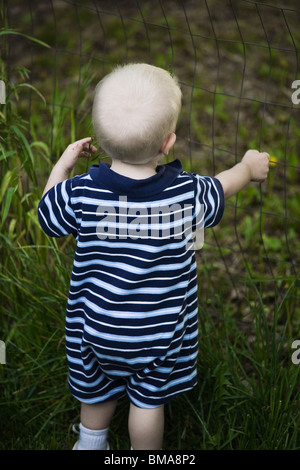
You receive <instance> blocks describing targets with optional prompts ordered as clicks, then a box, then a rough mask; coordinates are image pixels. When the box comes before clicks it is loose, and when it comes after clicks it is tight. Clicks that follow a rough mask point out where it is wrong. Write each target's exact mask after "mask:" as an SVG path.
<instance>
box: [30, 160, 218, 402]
mask: <svg viewBox="0 0 300 470" xmlns="http://www.w3.org/2000/svg"><path fill="white" fill-rule="evenodd" d="M223 210H224V194H223V189H222V186H221V184H220V182H219V180H217V179H216V178H212V177H208V176H199V175H196V174H192V173H187V172H185V171H182V166H181V163H180V161H179V160H175V161H174V162H171V163H169V164H166V165H161V166H159V167H158V168H157V173H156V174H155V175H154V176H152V177H150V178H147V179H143V180H134V179H131V178H127V177H124V176H121V175H119V174H117V173H115V172H113V171H112V170H111V169H110V167H109V165H108V164H106V163H103V162H102V163H100V165H92V166H91V167H90V169H89V172H88V173H87V174H84V175H81V176H75V177H74V178H72V179H68V180H66V181H63V182H62V183H59V184H57V185H56V186H54V187H53V188H52V189H50V190H49V191H48V192H47V193H46V194H45V195H44V197H43V198H42V200H41V201H40V204H39V208H38V215H39V220H40V224H41V226H42V228H43V230H44V231H45V232H46V234H47V235H49V236H52V237H61V236H65V235H68V234H73V235H74V237H75V238H76V252H75V258H74V263H73V270H72V277H71V283H70V290H69V297H68V304H67V312H66V350H67V359H68V365H69V379H68V383H69V387H70V391H71V393H72V394H73V395H74V396H75V397H76V398H77V399H78V400H80V401H81V402H84V403H97V402H104V401H109V400H115V399H118V398H120V397H122V396H123V395H125V394H127V395H128V397H129V399H130V400H131V401H132V402H133V403H134V404H135V405H136V406H138V407H142V408H152V407H157V406H161V405H163V404H165V403H167V402H168V401H170V400H172V399H173V398H174V397H175V396H177V395H178V394H180V393H182V392H184V391H186V390H189V389H191V388H193V387H194V386H195V385H196V382H197V377H196V370H197V368H196V365H197V350H198V321H197V320H198V309H197V271H196V260H195V251H194V248H193V243H192V238H191V237H192V236H193V231H194V230H195V229H202V228H203V227H212V226H214V225H216V224H217V223H218V222H219V221H220V220H221V218H222V215H223Z"/></svg>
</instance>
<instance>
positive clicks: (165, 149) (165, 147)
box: [160, 132, 176, 155]
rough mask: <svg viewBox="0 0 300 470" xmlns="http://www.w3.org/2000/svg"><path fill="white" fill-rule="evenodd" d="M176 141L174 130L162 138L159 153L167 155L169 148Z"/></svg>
mask: <svg viewBox="0 0 300 470" xmlns="http://www.w3.org/2000/svg"><path fill="white" fill-rule="evenodd" d="M175 142H176V134H174V132H172V133H171V134H169V135H168V137H167V138H166V139H165V140H164V142H163V144H162V146H161V148H160V151H161V153H163V154H164V155H168V153H169V150H171V148H172V147H173V145H174V144H175Z"/></svg>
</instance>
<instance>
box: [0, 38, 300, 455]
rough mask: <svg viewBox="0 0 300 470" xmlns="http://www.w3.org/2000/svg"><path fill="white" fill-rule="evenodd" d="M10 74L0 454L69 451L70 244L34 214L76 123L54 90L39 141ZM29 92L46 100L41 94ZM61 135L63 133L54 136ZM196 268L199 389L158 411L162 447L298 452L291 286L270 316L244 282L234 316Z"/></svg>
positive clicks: (1, 279) (117, 437)
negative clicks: (48, 130) (48, 232)
mask: <svg viewBox="0 0 300 470" xmlns="http://www.w3.org/2000/svg"><path fill="white" fill-rule="evenodd" d="M7 33H9V34H12V33H13V32H12V31H8V32H7ZM1 34H3V36H4V32H2V33H1ZM15 72H16V73H18V76H19V82H18V83H17V84H12V83H11V82H10V80H9V77H8V76H7V75H6V69H5V64H4V61H1V77H0V78H1V79H2V80H4V81H5V83H6V84H7V102H6V104H5V105H1V108H0V111H1V113H0V130H1V134H0V169H1V185H0V198H1V213H0V224H1V235H0V240H1V272H0V292H1V316H0V339H1V340H2V341H4V342H5V344H6V356H7V363H6V364H5V365H0V387H1V388H0V420H1V426H0V433H1V436H0V448H2V449H69V448H70V447H71V446H72V443H73V441H74V437H73V436H72V433H71V424H72V423H73V422H76V421H77V420H78V413H79V407H78V403H76V402H75V401H74V400H73V399H72V398H71V396H70V394H69V391H68V389H67V365H66V359H65V349H64V313H65V306H66V301H67V295H68V287H69V279H70V273H71V265H72V253H73V249H74V241H73V240H72V238H66V239H63V240H54V239H50V238H48V237H46V236H45V234H44V233H43V232H42V230H41V228H40V226H39V224H38V220H37V212H36V211H37V205H38V202H39V198H40V195H41V192H42V186H43V184H44V183H45V177H46V174H47V171H49V170H50V167H51V164H52V162H51V158H50V156H49V155H50V149H51V152H52V155H54V157H55V158H56V157H57V156H58V155H59V153H60V152H61V151H62V150H63V146H64V145H65V144H67V143H69V141H71V140H72V139H73V138H74V137H75V135H76V129H75V121H77V120H76V119H75V117H74V115H73V114H72V113H73V111H68V112H66V111H65V108H64V106H63V104H64V100H65V98H66V95H65V94H64V93H61V94H59V92H58V91H57V93H56V99H57V100H58V101H57V102H56V103H57V104H58V106H56V107H54V108H53V107H50V106H49V105H47V104H45V105H44V106H45V107H46V108H47V112H49V114H50V116H51V119H52V122H53V129H52V134H51V135H50V136H47V138H46V137H45V139H43V140H40V139H41V137H40V136H41V135H43V131H42V129H41V128H40V127H39V124H38V116H36V115H35V114H34V113H32V115H31V117H30V120H29V121H28V120H27V119H26V118H24V116H21V114H20V112H19V109H18V91H19V90H20V88H21V87H23V88H25V87H27V88H29V86H28V83H27V80H28V71H26V69H24V68H19V69H18V70H17V71H15ZM85 83H86V86H87V87H88V84H89V80H88V79H87V78H86V80H85ZM31 92H32V93H35V94H36V95H37V97H38V99H40V100H43V97H42V96H41V94H40V92H39V91H38V90H36V89H33V88H32V89H31ZM70 122H71V125H69V123H70ZM72 123H73V124H72ZM65 126H67V128H68V133H67V134H66V133H62V132H61V129H62V128H65ZM53 136H55V139H54V138H53ZM58 136H60V139H57V137H58ZM201 269H202V271H201V277H202V276H204V275H205V279H206V282H205V283H199V309H200V314H199V322H200V325H199V364H198V377H199V379H198V386H197V387H196V388H195V389H194V390H193V391H191V392H189V393H187V394H186V395H184V396H181V397H180V398H178V399H177V400H176V401H174V402H172V403H171V404H169V405H168V406H167V407H166V434H165V443H164V448H165V449H191V450H196V449H299V448H300V440H299V434H300V414H299V398H300V392H299V370H300V365H298V366H297V365H295V364H293V363H292V361H291V347H290V346H291V344H290V342H291V339H292V338H294V337H295V335H297V334H298V332H299V331H298V329H297V328H298V327H299V324H298V323H297V321H294V319H292V318H291V316H289V315H288V312H289V311H290V309H291V310H293V309H294V307H293V298H294V296H295V295H296V289H297V287H298V286H297V285H296V280H293V279H292V278H291V280H290V282H289V286H288V287H287V289H286V293H285V295H283V296H282V294H281V293H280V292H281V291H280V292H279V291H278V292H277V294H276V295H275V297H274V298H273V304H272V307H271V306H270V302H269V303H268V306H266V305H265V302H264V299H263V296H262V294H261V291H260V290H259V289H258V287H257V285H258V284H260V285H261V284H263V283H264V282H265V281H264V279H260V280H259V282H258V280H255V279H253V278H249V279H246V280H245V292H246V294H245V298H243V300H242V301H241V304H239V305H240V306H241V309H239V306H237V307H234V308H233V306H232V304H231V303H230V302H229V300H228V299H225V300H224V299H223V298H222V296H221V295H218V294H217V292H218V286H211V282H210V281H211V280H210V266H208V265H206V266H204V267H203V268H201ZM275 281H276V279H275ZM278 282H281V279H278ZM207 285H210V288H209V289H206V287H207ZM253 294H255V295H253ZM294 339H295V338H294ZM127 407H128V404H127V402H126V401H125V400H124V401H121V402H120V404H119V407H118V409H117V416H116V419H115V420H114V422H113V424H112V428H111V431H110V442H111V447H112V448H113V449H126V448H128V446H129V440H128V436H127V419H126V412H127Z"/></svg>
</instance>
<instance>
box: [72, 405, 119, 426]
mask: <svg viewBox="0 0 300 470" xmlns="http://www.w3.org/2000/svg"><path fill="white" fill-rule="evenodd" d="M117 403H118V400H114V401H106V402H104V403H94V404H93V405H88V404H87V403H81V413H80V419H81V424H83V426H85V427H86V428H89V429H105V428H108V427H109V425H110V422H111V419H112V417H113V415H114V412H115V409H116V406H117Z"/></svg>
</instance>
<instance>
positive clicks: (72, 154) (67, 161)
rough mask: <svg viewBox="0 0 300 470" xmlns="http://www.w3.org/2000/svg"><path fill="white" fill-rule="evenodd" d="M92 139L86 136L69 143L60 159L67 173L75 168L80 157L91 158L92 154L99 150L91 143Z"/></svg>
mask: <svg viewBox="0 0 300 470" xmlns="http://www.w3.org/2000/svg"><path fill="white" fill-rule="evenodd" d="M91 141H92V138H91V137H85V138H84V139H80V140H77V141H76V142H73V143H72V144H70V145H68V147H67V148H66V150H65V151H64V153H63V154H62V156H61V157H60V159H59V163H60V165H61V166H62V167H63V168H64V171H65V172H66V173H70V171H72V170H73V168H74V166H75V165H76V162H77V160H78V158H80V157H85V158H89V157H90V156H91V154H93V153H95V152H97V149H96V147H94V146H93V145H90V143H91Z"/></svg>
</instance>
